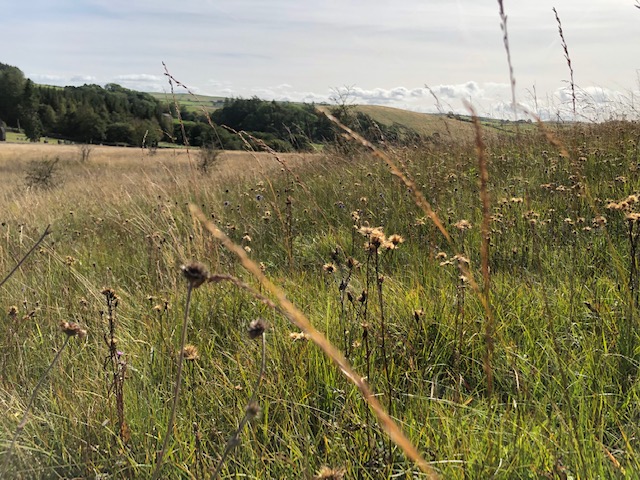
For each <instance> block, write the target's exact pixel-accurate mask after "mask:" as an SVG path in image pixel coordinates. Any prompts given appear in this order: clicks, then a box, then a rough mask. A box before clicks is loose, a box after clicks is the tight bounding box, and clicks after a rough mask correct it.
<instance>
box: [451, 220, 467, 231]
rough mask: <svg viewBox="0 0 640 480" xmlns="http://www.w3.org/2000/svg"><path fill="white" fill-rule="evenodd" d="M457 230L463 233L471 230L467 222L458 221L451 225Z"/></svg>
mask: <svg viewBox="0 0 640 480" xmlns="http://www.w3.org/2000/svg"><path fill="white" fill-rule="evenodd" d="M453 226H454V227H456V228H457V229H458V230H460V231H462V232H464V231H465V230H469V229H470V228H471V222H469V220H459V221H457V222H456V223H454V224H453Z"/></svg>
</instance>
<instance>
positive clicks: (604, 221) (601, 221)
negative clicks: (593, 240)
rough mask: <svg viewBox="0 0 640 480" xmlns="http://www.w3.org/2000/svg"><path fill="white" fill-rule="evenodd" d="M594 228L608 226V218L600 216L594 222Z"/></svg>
mask: <svg viewBox="0 0 640 480" xmlns="http://www.w3.org/2000/svg"><path fill="white" fill-rule="evenodd" d="M592 223H593V226H594V227H604V226H605V225H606V224H607V217H605V216H604V215H598V216H597V217H596V218H594V219H593V221H592Z"/></svg>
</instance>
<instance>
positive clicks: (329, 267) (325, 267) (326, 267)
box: [322, 263, 337, 273]
mask: <svg viewBox="0 0 640 480" xmlns="http://www.w3.org/2000/svg"><path fill="white" fill-rule="evenodd" d="M322 270H324V271H325V272H327V273H335V271H336V270H337V267H336V265H335V263H325V264H324V265H323V266H322Z"/></svg>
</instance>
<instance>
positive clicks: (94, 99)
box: [0, 63, 418, 152]
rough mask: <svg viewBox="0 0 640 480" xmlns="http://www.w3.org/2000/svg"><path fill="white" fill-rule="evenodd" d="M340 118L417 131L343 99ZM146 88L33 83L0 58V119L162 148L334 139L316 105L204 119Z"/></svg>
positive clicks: (247, 102)
mask: <svg viewBox="0 0 640 480" xmlns="http://www.w3.org/2000/svg"><path fill="white" fill-rule="evenodd" d="M332 111H333V113H334V115H336V116H337V117H338V118H339V119H340V120H341V121H342V122H344V123H345V124H347V125H348V126H350V127H352V128H354V129H356V130H358V131H360V132H362V133H363V135H365V137H367V138H368V139H369V140H371V141H373V142H380V141H384V142H387V143H406V142H408V141H411V142H412V141H415V140H417V139H418V135H417V134H416V133H415V132H413V131H411V130H409V129H407V128H406V127H402V126H399V125H393V126H384V125H378V124H376V123H375V122H374V121H373V120H372V119H371V118H370V117H369V116H368V115H366V114H364V113H362V112H357V111H356V110H355V109H353V108H350V107H349V106H346V105H341V106H336V107H333V108H332ZM207 115H208V114H207V113H206V112H204V111H203V112H196V111H192V110H188V109H187V108H185V107H184V106H183V107H180V106H176V105H174V104H172V103H170V102H162V101H160V100H158V99H156V98H154V97H152V96H151V95H149V94H147V93H142V92H137V91H134V90H129V89H126V88H123V87H121V86H120V85H117V84H115V83H109V84H107V85H105V86H104V87H101V86H99V85H83V86H80V87H72V86H68V87H53V86H45V85H38V84H35V83H34V82H33V81H31V80H30V79H28V78H26V77H25V75H24V73H23V72H22V71H21V70H20V69H19V68H17V67H14V66H11V65H6V64H3V63H0V119H2V120H3V121H4V122H5V123H6V124H7V126H8V127H9V128H14V129H17V130H19V131H21V132H23V133H24V134H25V136H26V137H27V138H29V139H30V140H32V141H34V142H36V141H39V140H40V139H41V138H42V137H50V138H58V139H61V140H67V141H71V142H80V143H93V144H110V145H130V146H157V145H158V144H159V143H160V142H168V143H176V144H179V145H187V144H188V145H191V146H208V147H213V148H218V149H226V150H237V149H244V148H247V147H253V148H256V147H257V148H260V147H262V145H260V144H261V143H264V144H266V145H267V146H268V147H269V148H272V149H274V150H276V151H281V152H287V151H309V150H312V149H313V148H314V144H315V145H318V144H326V143H331V142H335V141H336V140H337V138H338V135H337V133H336V130H335V128H334V126H333V125H332V124H331V122H330V121H329V120H327V118H326V117H325V116H324V115H322V114H321V113H320V112H318V110H317V109H316V106H315V105H312V104H296V103H288V102H275V101H265V100H260V99H258V98H256V97H254V98H251V99H239V98H236V99H227V100H225V102H224V105H223V107H222V108H219V109H217V110H215V111H214V112H212V113H211V115H210V117H209V118H208V117H207ZM237 132H242V133H241V134H238V133H237Z"/></svg>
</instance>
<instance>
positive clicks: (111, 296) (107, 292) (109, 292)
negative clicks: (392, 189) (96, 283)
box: [101, 287, 118, 302]
mask: <svg viewBox="0 0 640 480" xmlns="http://www.w3.org/2000/svg"><path fill="white" fill-rule="evenodd" d="M101 293H102V294H103V295H104V296H105V297H107V301H108V302H109V301H112V300H115V299H116V298H118V296H117V295H116V292H115V290H114V289H113V288H108V287H107V288H103V289H102V292H101Z"/></svg>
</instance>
